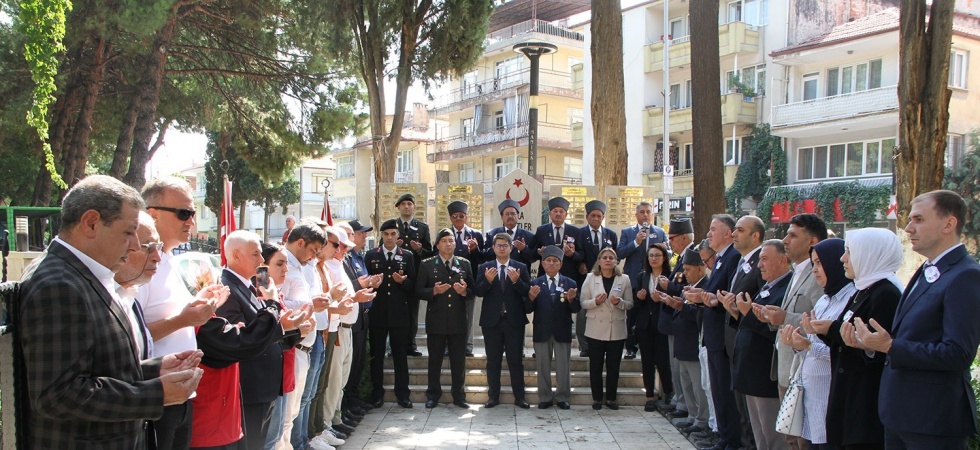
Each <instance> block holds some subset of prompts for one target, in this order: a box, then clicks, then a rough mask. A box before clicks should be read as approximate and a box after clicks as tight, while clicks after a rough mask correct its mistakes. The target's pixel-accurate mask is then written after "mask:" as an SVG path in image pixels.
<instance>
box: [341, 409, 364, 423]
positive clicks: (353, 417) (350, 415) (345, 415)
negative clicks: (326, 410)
mask: <svg viewBox="0 0 980 450" xmlns="http://www.w3.org/2000/svg"><path fill="white" fill-rule="evenodd" d="M340 417H341V418H344V419H348V420H353V421H354V422H357V423H361V421H362V420H364V416H359V415H357V414H354V413H352V412H350V411H344V412H342V413H340Z"/></svg>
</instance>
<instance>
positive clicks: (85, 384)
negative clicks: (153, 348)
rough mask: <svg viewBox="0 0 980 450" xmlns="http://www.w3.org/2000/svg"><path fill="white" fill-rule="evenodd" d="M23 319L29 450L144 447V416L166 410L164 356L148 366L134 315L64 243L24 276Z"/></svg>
mask: <svg viewBox="0 0 980 450" xmlns="http://www.w3.org/2000/svg"><path fill="white" fill-rule="evenodd" d="M16 323H19V324H24V326H21V327H18V332H19V333H20V334H21V336H22V342H23V347H22V350H23V361H24V367H25V369H26V373H25V377H26V379H27V392H26V395H27V396H28V398H29V400H30V404H29V407H28V408H27V410H26V411H23V412H24V413H25V416H26V417H27V418H28V424H29V429H28V432H27V435H26V444H25V447H24V448H39V449H85V448H99V449H110V450H113V449H120V450H122V449H125V450H132V449H135V448H137V447H138V446H142V445H144V442H143V441H144V439H145V433H144V429H143V423H144V421H145V420H156V419H159V418H160V417H161V416H162V415H163V385H162V384H161V382H160V380H159V379H156V377H157V376H158V374H159V369H160V360H159V359H154V360H147V361H143V362H142V363H141V361H140V360H139V358H138V356H137V348H136V344H135V342H134V340H133V330H132V326H131V324H130V321H129V318H128V317H127V313H126V312H125V311H124V310H123V308H122V307H121V306H119V304H118V303H117V302H116V301H114V300H113V298H112V296H111V295H110V293H109V292H108V291H107V290H106V288H105V287H104V286H103V285H102V283H101V282H99V280H98V279H97V278H96V277H95V275H93V274H92V272H91V271H90V270H89V269H88V267H86V266H85V265H84V264H83V263H82V262H81V261H80V260H79V259H78V258H77V257H76V256H75V255H74V254H73V253H72V252H71V251H70V250H68V248H67V247H65V246H64V245H62V244H60V243H59V242H58V241H54V242H52V243H51V245H50V246H49V247H48V249H47V252H46V253H45V255H43V256H42V258H41V260H40V262H39V263H38V264H36V265H34V271H33V272H29V273H26V274H25V276H24V278H23V281H22V284H21V308H20V314H19V317H18V318H17V322H16Z"/></svg>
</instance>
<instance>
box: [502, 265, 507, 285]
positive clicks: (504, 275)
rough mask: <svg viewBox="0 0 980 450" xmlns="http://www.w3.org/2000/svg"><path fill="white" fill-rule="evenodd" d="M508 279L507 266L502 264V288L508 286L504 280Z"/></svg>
mask: <svg viewBox="0 0 980 450" xmlns="http://www.w3.org/2000/svg"><path fill="white" fill-rule="evenodd" d="M506 277H507V266H506V265H504V264H501V265H500V285H501V286H506V284H504V278H506Z"/></svg>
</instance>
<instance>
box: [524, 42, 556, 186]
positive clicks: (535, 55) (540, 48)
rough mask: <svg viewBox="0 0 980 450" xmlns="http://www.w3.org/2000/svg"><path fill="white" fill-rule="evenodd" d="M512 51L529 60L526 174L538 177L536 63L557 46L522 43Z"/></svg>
mask: <svg viewBox="0 0 980 450" xmlns="http://www.w3.org/2000/svg"><path fill="white" fill-rule="evenodd" d="M514 51H515V52H517V53H522V54H524V55H526V56H527V57H528V59H530V60H531V92H530V95H529V98H528V111H527V121H528V127H527V174H528V175H530V176H532V177H537V176H538V72H539V64H538V61H539V59H540V58H541V55H548V54H551V53H554V52H556V51H558V46H557V45H555V44H549V43H547V42H523V43H520V44H516V45H514Z"/></svg>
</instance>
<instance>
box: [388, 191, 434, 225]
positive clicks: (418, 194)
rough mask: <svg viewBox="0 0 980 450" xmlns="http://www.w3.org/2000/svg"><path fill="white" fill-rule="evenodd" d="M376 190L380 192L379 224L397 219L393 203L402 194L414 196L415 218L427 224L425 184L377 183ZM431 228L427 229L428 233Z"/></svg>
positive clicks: (397, 213) (427, 200) (427, 203)
mask: <svg viewBox="0 0 980 450" xmlns="http://www.w3.org/2000/svg"><path fill="white" fill-rule="evenodd" d="M378 189H379V190H380V191H381V195H380V199H379V200H378V201H380V202H381V208H380V211H381V220H379V221H378V222H379V223H381V222H384V221H386V220H388V219H397V218H398V217H399V215H400V214H401V213H400V212H399V211H398V208H396V207H395V202H396V201H398V197H401V196H402V195H404V194H412V195H414V196H415V218H416V219H418V220H421V221H423V222H425V223H429V221H428V215H427V214H426V212H427V211H428V210H429V186H428V185H427V184H425V183H378ZM432 228H433V227H431V226H430V227H429V230H430V232H431V230H432Z"/></svg>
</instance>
